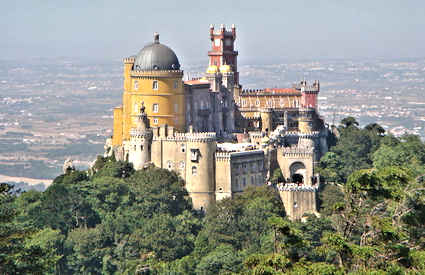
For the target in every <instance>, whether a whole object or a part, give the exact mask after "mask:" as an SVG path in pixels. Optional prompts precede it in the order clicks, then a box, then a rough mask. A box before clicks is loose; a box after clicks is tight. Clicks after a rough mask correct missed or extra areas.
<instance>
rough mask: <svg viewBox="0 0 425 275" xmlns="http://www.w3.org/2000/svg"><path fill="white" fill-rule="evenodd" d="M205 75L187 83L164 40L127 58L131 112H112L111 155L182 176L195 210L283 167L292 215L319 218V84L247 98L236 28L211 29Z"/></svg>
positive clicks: (126, 108) (322, 132)
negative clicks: (314, 214)
mask: <svg viewBox="0 0 425 275" xmlns="http://www.w3.org/2000/svg"><path fill="white" fill-rule="evenodd" d="M210 39H211V51H209V52H208V56H209V63H208V67H207V70H206V73H205V76H204V77H202V78H198V79H191V80H188V81H183V80H182V78H183V71H182V70H181V69H180V63H179V60H178V58H177V56H176V54H175V53H174V52H173V51H172V50H171V49H170V48H169V47H167V46H165V45H163V44H161V43H160V42H159V35H158V34H155V35H154V42H153V43H151V44H149V45H147V46H145V47H144V48H143V49H142V50H141V51H140V52H139V53H138V54H137V55H136V56H131V57H129V58H125V59H124V92H123V105H122V106H120V107H117V108H115V109H114V130H113V136H112V138H111V139H110V140H108V141H107V146H106V147H107V152H108V153H109V154H112V153H114V154H115V156H116V157H117V159H122V160H128V161H130V162H132V163H133V165H134V167H135V169H142V168H143V167H145V166H147V165H149V164H153V165H155V166H157V167H161V168H164V169H169V170H173V171H176V172H177V173H178V174H179V175H180V176H181V177H182V178H183V179H184V180H185V182H186V188H187V190H188V192H189V194H190V196H191V198H192V201H193V204H194V207H195V208H197V209H206V208H207V207H208V206H209V205H210V204H211V203H214V202H215V201H216V200H220V199H223V198H226V197H233V196H235V195H236V194H237V193H239V192H242V191H243V190H244V189H245V188H247V187H248V186H252V185H254V186H258V185H264V184H267V183H268V182H269V179H270V176H271V175H272V173H273V171H274V170H275V169H276V168H280V169H281V170H282V173H283V175H284V178H285V182H282V183H279V185H278V187H277V188H279V190H280V193H281V197H282V200H283V202H284V204H285V208H286V211H287V213H288V214H289V215H290V216H291V217H292V218H301V216H302V215H303V214H304V213H306V212H315V211H316V192H317V186H318V175H317V173H316V172H315V167H316V165H317V162H318V160H319V159H320V156H322V155H323V154H324V153H326V151H327V148H328V146H327V142H326V137H327V135H328V129H327V128H326V127H325V125H324V122H323V120H322V119H321V118H320V116H319V115H318V113H317V95H318V94H319V91H320V84H319V82H318V81H316V82H314V83H313V85H308V84H307V82H306V81H301V82H300V83H299V84H297V85H294V86H293V87H291V88H285V89H271V88H265V89H261V90H244V89H242V85H241V84H240V83H239V73H238V70H237V56H238V52H237V51H235V50H234V42H235V39H236V28H235V26H232V27H231V29H230V30H226V28H225V27H224V26H223V25H222V26H221V27H220V29H218V30H215V29H214V27H213V26H211V27H210Z"/></svg>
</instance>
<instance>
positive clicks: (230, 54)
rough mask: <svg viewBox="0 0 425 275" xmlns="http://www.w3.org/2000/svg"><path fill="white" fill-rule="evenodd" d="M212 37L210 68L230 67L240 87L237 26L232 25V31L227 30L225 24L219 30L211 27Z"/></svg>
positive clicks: (209, 54) (209, 53)
mask: <svg viewBox="0 0 425 275" xmlns="http://www.w3.org/2000/svg"><path fill="white" fill-rule="evenodd" d="M210 37H211V51H209V52H208V56H209V66H216V67H217V68H220V67H221V66H223V65H229V66H230V68H231V70H232V71H233V72H234V80H235V84H237V85H239V73H238V62H237V56H238V52H237V51H235V39H236V28H235V25H232V29H231V30H226V28H225V27H224V25H223V24H222V25H221V26H220V29H219V30H214V26H213V25H211V26H210Z"/></svg>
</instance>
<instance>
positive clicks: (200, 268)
mask: <svg viewBox="0 0 425 275" xmlns="http://www.w3.org/2000/svg"><path fill="white" fill-rule="evenodd" d="M241 269H242V258H241V256H239V255H238V252H237V251H236V250H235V249H234V248H233V247H232V246H230V245H224V244H223V245H220V246H218V247H217V248H216V249H214V250H213V251H211V252H210V253H208V255H206V256H205V257H203V258H202V259H201V261H200V262H199V264H198V265H197V266H196V273H197V274H205V275H208V274H211V275H212V274H226V273H227V274H230V273H233V272H238V271H240V270H241Z"/></svg>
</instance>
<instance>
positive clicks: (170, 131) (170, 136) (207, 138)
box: [153, 125, 217, 142]
mask: <svg viewBox="0 0 425 275" xmlns="http://www.w3.org/2000/svg"><path fill="white" fill-rule="evenodd" d="M153 140H168V141H183V142H185V141H192V142H212V141H216V140H217V137H216V133H215V132H198V133H180V132H175V131H174V128H173V127H169V126H166V125H164V126H161V127H156V128H154V129H153Z"/></svg>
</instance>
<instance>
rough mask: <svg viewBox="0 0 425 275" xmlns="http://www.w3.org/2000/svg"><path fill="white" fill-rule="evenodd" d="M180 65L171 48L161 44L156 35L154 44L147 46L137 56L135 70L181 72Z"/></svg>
mask: <svg viewBox="0 0 425 275" xmlns="http://www.w3.org/2000/svg"><path fill="white" fill-rule="evenodd" d="M179 69H180V63H179V59H178V58H177V56H176V54H175V53H174V52H173V50H172V49H170V48H169V47H167V46H165V45H163V44H160V43H159V34H157V33H155V40H154V42H153V43H151V44H149V45H146V46H145V47H144V48H143V49H142V50H140V52H139V53H138V54H137V56H136V60H135V62H134V70H136V71H153V70H179Z"/></svg>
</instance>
